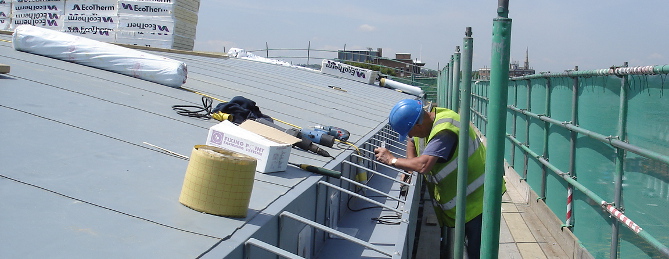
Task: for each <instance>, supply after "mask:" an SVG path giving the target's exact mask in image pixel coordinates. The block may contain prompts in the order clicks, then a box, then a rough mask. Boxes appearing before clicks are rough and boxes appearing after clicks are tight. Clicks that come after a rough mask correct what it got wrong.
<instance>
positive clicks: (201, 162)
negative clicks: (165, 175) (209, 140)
mask: <svg viewBox="0 0 669 259" xmlns="http://www.w3.org/2000/svg"><path fill="white" fill-rule="evenodd" d="M256 163H257V162H256V159H255V158H253V157H250V156H247V155H244V154H240V153H236V152H233V151H230V150H226V149H222V148H217V147H212V146H206V145H196V146H195V147H193V152H192V153H191V156H190V161H189V162H188V168H187V169H186V177H185V179H184V183H183V187H182V188H181V195H180V196H179V202H181V203H182V204H183V205H186V206H187V207H189V208H192V209H194V210H197V211H201V212H205V213H209V214H214V215H220V216H229V217H239V218H243V217H246V212H247V211H248V207H249V202H250V200H251V191H252V190H253V178H254V176H255V172H256Z"/></svg>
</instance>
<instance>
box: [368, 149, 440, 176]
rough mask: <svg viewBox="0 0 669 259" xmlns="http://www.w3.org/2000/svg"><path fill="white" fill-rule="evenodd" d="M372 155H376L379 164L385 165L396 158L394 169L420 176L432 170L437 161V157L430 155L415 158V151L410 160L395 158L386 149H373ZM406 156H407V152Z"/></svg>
mask: <svg viewBox="0 0 669 259" xmlns="http://www.w3.org/2000/svg"><path fill="white" fill-rule="evenodd" d="M408 148H409V147H408V146H407V149H408ZM374 153H376V160H378V161H379V162H381V163H384V164H386V165H391V162H392V161H393V159H395V158H397V161H396V162H395V165H394V166H395V167H396V168H399V169H402V170H405V171H416V172H419V173H421V174H423V173H427V172H429V171H430V169H432V167H433V166H434V164H435V163H436V162H437V160H438V159H439V158H438V157H435V156H430V155H421V156H418V157H416V156H415V154H416V152H415V149H414V152H413V155H414V157H412V158H399V157H395V156H394V155H393V154H392V153H390V151H389V150H388V149H386V148H382V147H380V148H376V149H374ZM407 155H409V152H408V151H407Z"/></svg>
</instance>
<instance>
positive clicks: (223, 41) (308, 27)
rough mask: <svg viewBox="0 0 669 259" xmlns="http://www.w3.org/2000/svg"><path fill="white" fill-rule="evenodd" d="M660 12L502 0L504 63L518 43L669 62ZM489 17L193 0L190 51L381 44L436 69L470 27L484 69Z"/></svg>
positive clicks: (492, 5) (372, 4) (538, 57)
mask: <svg viewBox="0 0 669 259" xmlns="http://www.w3.org/2000/svg"><path fill="white" fill-rule="evenodd" d="M667 11H669V1H667V0H640V1H631V0H606V1H604V0H600V1H595V0H560V1H556V0H522V1H520V0H509V18H510V19H511V20H512V28H511V61H512V62H514V61H516V62H519V63H520V65H523V62H524V61H525V53H526V51H527V52H528V53H529V61H530V67H532V68H533V69H535V70H536V71H537V72H546V71H550V72H563V71H564V70H569V69H573V68H574V66H578V67H579V70H592V69H601V68H608V67H611V66H620V65H623V63H624V62H628V63H629V66H647V65H665V64H669V46H667V45H668V44H667V43H669V33H668V32H667V30H668V29H669V25H667V23H666V18H665V17H666V15H665V14H666V12H667ZM495 17H497V0H412V1H396V0H384V1H360V0H358V1H350V0H337V1H313V0H312V1H307V0H294V1H266V0H264V1H259V0H201V3H200V11H199V19H198V25H197V35H196V40H195V47H194V50H196V51H211V52H224V51H227V50H229V49H230V48H242V49H245V50H261V49H265V48H266V46H268V47H269V48H270V49H304V50H301V51H291V52H290V53H286V51H284V52H281V51H271V52H270V53H269V55H270V57H271V56H282V57H288V56H300V57H304V56H307V51H306V49H307V47H309V48H310V49H312V50H313V51H310V52H309V55H310V56H312V57H321V58H335V57H336V51H337V50H341V49H344V47H345V48H346V49H347V50H360V49H367V48H372V49H377V48H382V49H383V56H385V57H388V58H395V53H411V55H412V58H413V59H416V58H417V59H419V60H420V61H422V62H424V63H425V64H426V65H425V67H426V68H429V69H435V70H436V69H440V68H443V67H444V65H445V64H447V63H448V62H449V61H450V57H451V55H453V53H454V52H455V49H456V46H462V44H463V38H464V36H465V34H464V33H465V29H466V27H472V31H473V35H472V37H473V39H474V50H473V53H474V55H473V61H472V64H473V65H472V66H473V69H474V70H477V69H478V68H482V67H490V62H491V60H490V59H491V57H490V56H491V45H492V43H491V40H492V25H493V20H494V18H495ZM316 50H327V51H316ZM254 53H255V54H257V55H261V56H265V52H254ZM279 59H282V60H286V61H293V60H291V59H289V58H279ZM294 62H295V63H306V61H304V60H295V61H294ZM310 63H312V64H313V63H320V61H319V60H311V61H310Z"/></svg>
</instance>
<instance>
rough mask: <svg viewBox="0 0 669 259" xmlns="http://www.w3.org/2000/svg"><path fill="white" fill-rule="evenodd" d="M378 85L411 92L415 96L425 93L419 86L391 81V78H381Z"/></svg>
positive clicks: (421, 95)
mask: <svg viewBox="0 0 669 259" xmlns="http://www.w3.org/2000/svg"><path fill="white" fill-rule="evenodd" d="M379 85H381V86H387V87H390V88H393V89H397V90H400V91H402V92H405V93H408V94H412V95H415V96H418V97H423V95H424V94H425V93H424V92H423V89H420V87H417V86H413V85H408V84H403V83H400V82H397V81H393V80H390V79H387V78H381V80H379Z"/></svg>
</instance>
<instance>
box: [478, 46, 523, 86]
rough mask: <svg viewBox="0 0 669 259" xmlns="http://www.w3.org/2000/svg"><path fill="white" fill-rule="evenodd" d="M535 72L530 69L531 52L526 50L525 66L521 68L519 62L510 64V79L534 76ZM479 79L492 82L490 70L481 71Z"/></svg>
mask: <svg viewBox="0 0 669 259" xmlns="http://www.w3.org/2000/svg"><path fill="white" fill-rule="evenodd" d="M534 74H535V71H534V69H532V68H531V67H530V59H529V51H528V50H525V64H523V66H522V67H521V66H520V65H519V64H518V61H514V62H511V63H510V64H509V77H518V76H525V75H534ZM479 79H482V80H490V68H488V67H484V68H480V69H479Z"/></svg>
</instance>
